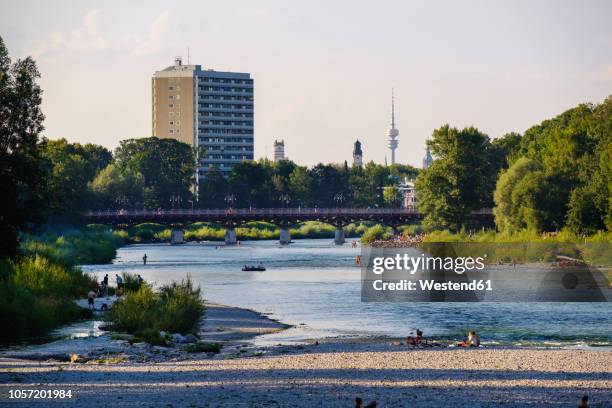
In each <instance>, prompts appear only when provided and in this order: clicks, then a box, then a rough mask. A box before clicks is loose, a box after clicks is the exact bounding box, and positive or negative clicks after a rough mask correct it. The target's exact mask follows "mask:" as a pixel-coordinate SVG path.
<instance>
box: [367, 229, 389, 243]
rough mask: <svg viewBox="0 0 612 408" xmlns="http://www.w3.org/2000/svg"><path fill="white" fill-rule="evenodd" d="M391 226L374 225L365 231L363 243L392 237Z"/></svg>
mask: <svg viewBox="0 0 612 408" xmlns="http://www.w3.org/2000/svg"><path fill="white" fill-rule="evenodd" d="M391 235H392V233H391V228H388V227H383V226H382V225H374V226H373V227H370V228H368V229H367V230H366V232H364V234H363V235H362V236H361V243H362V244H371V243H372V242H374V241H378V240H382V239H389V238H391Z"/></svg>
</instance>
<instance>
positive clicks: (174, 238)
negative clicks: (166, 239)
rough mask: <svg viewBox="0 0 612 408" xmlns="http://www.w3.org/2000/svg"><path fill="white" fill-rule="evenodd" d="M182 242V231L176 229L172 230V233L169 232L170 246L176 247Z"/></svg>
mask: <svg viewBox="0 0 612 408" xmlns="http://www.w3.org/2000/svg"><path fill="white" fill-rule="evenodd" d="M184 242H185V240H184V234H183V230H181V229H178V228H172V231H170V244H171V245H177V244H183V243H184Z"/></svg>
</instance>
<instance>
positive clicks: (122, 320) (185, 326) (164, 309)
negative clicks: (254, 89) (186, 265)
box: [106, 276, 204, 341]
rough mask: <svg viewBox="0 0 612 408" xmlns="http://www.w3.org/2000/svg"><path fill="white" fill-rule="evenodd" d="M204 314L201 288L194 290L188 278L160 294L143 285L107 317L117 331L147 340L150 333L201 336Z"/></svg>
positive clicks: (174, 283) (127, 295)
mask: <svg viewBox="0 0 612 408" xmlns="http://www.w3.org/2000/svg"><path fill="white" fill-rule="evenodd" d="M203 311H204V302H203V301H202V299H201V291H200V288H199V287H197V288H194V287H193V283H192V281H191V278H190V277H189V276H188V277H187V278H186V279H184V280H182V281H181V282H172V283H171V284H169V285H166V286H163V287H161V288H160V289H159V291H154V290H153V289H152V288H151V287H150V286H149V285H146V284H143V285H141V287H140V288H139V289H138V290H137V291H134V292H127V293H126V295H125V296H124V298H123V299H121V300H120V301H118V302H116V303H115V304H114V305H113V308H112V309H111V310H110V312H109V313H108V314H107V316H106V317H107V319H108V320H109V321H110V322H111V323H112V326H113V329H115V330H123V331H126V332H128V333H132V334H135V335H137V336H138V337H141V338H143V340H146V338H147V336H146V335H144V334H146V333H148V332H149V331H156V332H157V333H159V331H161V330H163V331H167V332H174V333H176V332H178V333H189V332H197V329H198V327H199V323H200V318H201V316H202V312H203ZM148 338H149V339H151V336H148ZM146 341H148V340H146Z"/></svg>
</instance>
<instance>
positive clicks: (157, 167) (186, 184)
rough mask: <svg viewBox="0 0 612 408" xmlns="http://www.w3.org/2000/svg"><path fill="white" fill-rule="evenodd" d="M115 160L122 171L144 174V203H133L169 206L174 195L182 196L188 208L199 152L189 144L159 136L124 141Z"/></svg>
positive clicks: (117, 150)
mask: <svg viewBox="0 0 612 408" xmlns="http://www.w3.org/2000/svg"><path fill="white" fill-rule="evenodd" d="M113 162H114V164H115V166H116V167H117V169H118V170H119V171H120V172H121V173H122V174H124V175H126V174H129V173H131V174H134V175H136V174H138V175H140V176H139V177H142V182H143V186H144V187H143V199H142V202H140V203H129V205H130V206H141V205H143V206H145V207H147V208H157V207H162V208H167V207H169V206H170V205H171V204H170V203H171V198H173V197H180V199H181V206H183V207H186V206H188V202H189V200H193V194H192V191H193V186H194V181H195V180H194V179H195V177H194V175H195V171H196V162H195V151H194V149H193V148H192V147H191V146H189V145H188V144H186V143H182V142H179V141H178V140H174V139H159V138H157V137H148V138H142V139H128V140H123V141H121V142H120V144H119V147H118V148H117V149H116V150H115V155H114V161H113Z"/></svg>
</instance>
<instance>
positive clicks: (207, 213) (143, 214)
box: [85, 207, 419, 218]
mask: <svg viewBox="0 0 612 408" xmlns="http://www.w3.org/2000/svg"><path fill="white" fill-rule="evenodd" d="M418 214H419V212H418V210H417V209H414V208H316V207H306V208H300V207H298V208H210V209H193V210H192V209H176V208H175V209H169V210H163V209H157V210H127V209H119V210H107V211H88V212H86V213H85V217H86V218H108V217H113V218H148V217H160V218H163V217H166V216H168V217H210V218H215V217H249V216H256V217H265V216H296V217H299V216H370V215H371V216H380V215H418Z"/></svg>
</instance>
